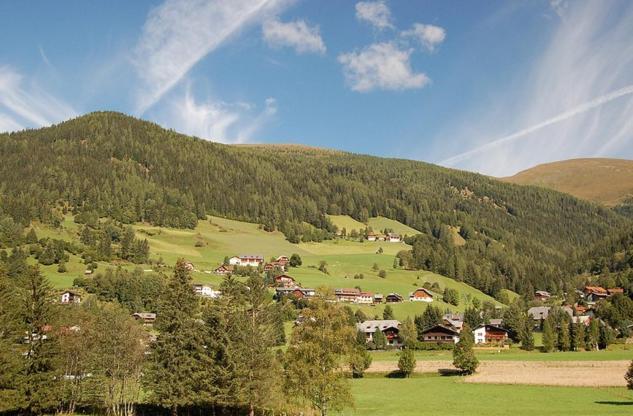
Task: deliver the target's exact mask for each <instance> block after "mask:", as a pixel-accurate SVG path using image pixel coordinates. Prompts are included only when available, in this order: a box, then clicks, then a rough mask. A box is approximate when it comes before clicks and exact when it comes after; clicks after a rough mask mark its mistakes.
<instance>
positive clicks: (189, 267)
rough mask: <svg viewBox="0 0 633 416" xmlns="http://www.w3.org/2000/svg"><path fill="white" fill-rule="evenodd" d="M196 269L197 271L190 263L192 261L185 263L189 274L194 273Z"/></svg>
mask: <svg viewBox="0 0 633 416" xmlns="http://www.w3.org/2000/svg"><path fill="white" fill-rule="evenodd" d="M194 269H195V267H194V265H193V263H192V262H190V261H186V262H185V270H187V271H188V272H192V271H194Z"/></svg>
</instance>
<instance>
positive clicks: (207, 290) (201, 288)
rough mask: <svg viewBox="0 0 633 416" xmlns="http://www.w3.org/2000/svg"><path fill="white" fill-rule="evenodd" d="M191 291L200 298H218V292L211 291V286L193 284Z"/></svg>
mask: <svg viewBox="0 0 633 416" xmlns="http://www.w3.org/2000/svg"><path fill="white" fill-rule="evenodd" d="M193 291H194V292H196V295H198V296H202V297H203V298H212V299H215V298H218V297H220V292H219V291H217V290H213V288H211V286H207V285H203V284H200V283H195V284H194V285H193Z"/></svg>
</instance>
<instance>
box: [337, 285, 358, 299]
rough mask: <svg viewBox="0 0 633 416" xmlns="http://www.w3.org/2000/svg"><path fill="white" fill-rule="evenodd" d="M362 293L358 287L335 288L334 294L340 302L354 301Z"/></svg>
mask: <svg viewBox="0 0 633 416" xmlns="http://www.w3.org/2000/svg"><path fill="white" fill-rule="evenodd" d="M358 295H360V290H359V289H356V288H343V289H335V290H334V296H336V300H338V301H339V302H354V301H355V300H356V298H357V297H358Z"/></svg>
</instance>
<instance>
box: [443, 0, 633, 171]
mask: <svg viewBox="0 0 633 416" xmlns="http://www.w3.org/2000/svg"><path fill="white" fill-rule="evenodd" d="M616 8H617V9H616ZM557 25H558V27H557V29H556V30H555V31H554V33H553V35H552V37H551V39H550V41H549V44H548V45H547V46H546V47H545V49H544V50H543V51H542V53H541V55H540V57H539V58H538V59H536V61H535V62H534V64H533V67H532V68H530V69H529V73H530V74H531V75H530V77H529V78H527V79H525V80H522V82H517V84H518V85H519V87H517V88H515V89H512V90H506V91H504V92H503V93H501V94H500V95H499V96H498V97H497V98H496V99H494V100H492V102H491V103H490V104H488V105H487V107H488V108H489V112H490V114H489V115H488V116H486V115H482V114H481V113H480V112H477V113H476V114H470V115H467V116H466V117H465V118H464V119H463V120H462V121H461V122H458V123H454V124H457V125H461V127H460V128H458V129H457V131H451V130H448V131H445V132H443V134H442V135H441V137H439V138H438V142H439V141H440V140H441V141H442V146H443V147H444V149H446V148H447V147H448V146H450V145H451V142H452V145H453V154H456V155H457V156H452V157H449V158H444V160H445V161H447V163H446V164H447V165H449V166H455V167H460V168H463V169H469V170H475V171H479V172H482V173H486V174H491V175H497V176H505V175H511V174H513V173H516V172H518V171H520V170H523V169H526V168H529V167H531V166H534V165H536V164H540V163H546V162H551V161H554V160H562V159H569V158H577V157H598V156H601V157H604V156H612V157H625V158H627V157H628V158H633V122H632V121H631V120H632V117H631V114H633V98H632V97H631V95H630V94H631V93H633V91H632V88H633V43H632V42H631V41H630V40H631V37H632V36H633V3H631V2H627V1H622V2H608V3H607V2H574V3H570V4H569V7H568V8H567V9H566V10H565V19H562V20H560V21H558V22H557ZM521 84H522V85H521ZM501 120H502V121H503V122H500V121H501ZM512 132H515V133H512ZM509 133H510V134H509ZM447 138H455V139H456V140H454V141H452V140H451V141H449V140H448V139H447ZM464 150H466V151H464Z"/></svg>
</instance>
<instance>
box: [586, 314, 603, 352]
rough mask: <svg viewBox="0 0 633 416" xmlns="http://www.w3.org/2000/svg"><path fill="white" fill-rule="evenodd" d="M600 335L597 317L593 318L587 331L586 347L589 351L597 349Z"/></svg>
mask: <svg viewBox="0 0 633 416" xmlns="http://www.w3.org/2000/svg"><path fill="white" fill-rule="evenodd" d="M599 337H600V325H599V324H598V321H597V320H596V319H592V320H591V323H590V324H589V328H587V330H586V331H585V349H586V350H587V351H594V350H597V349H598V341H599Z"/></svg>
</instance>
